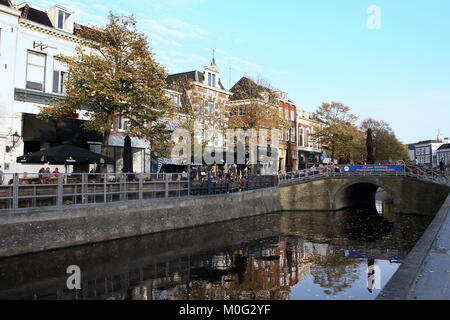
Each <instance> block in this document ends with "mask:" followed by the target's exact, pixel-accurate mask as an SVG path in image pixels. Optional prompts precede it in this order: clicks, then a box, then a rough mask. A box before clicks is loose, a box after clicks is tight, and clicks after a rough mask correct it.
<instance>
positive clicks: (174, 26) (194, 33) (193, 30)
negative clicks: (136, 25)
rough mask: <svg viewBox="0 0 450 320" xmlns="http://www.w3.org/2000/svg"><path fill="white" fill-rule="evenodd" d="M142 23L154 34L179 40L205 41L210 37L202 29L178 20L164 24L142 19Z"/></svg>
mask: <svg viewBox="0 0 450 320" xmlns="http://www.w3.org/2000/svg"><path fill="white" fill-rule="evenodd" d="M140 23H141V24H142V25H144V26H145V27H146V28H148V29H149V30H151V31H153V32H157V33H159V34H161V35H164V36H169V37H174V38H178V39H203V38H205V37H207V36H208V35H209V33H208V32H206V31H205V30H203V29H201V28H200V27H198V26H196V25H192V24H189V23H186V22H183V21H180V20H178V19H165V20H164V21H162V22H158V21H156V20H153V19H142V20H140Z"/></svg>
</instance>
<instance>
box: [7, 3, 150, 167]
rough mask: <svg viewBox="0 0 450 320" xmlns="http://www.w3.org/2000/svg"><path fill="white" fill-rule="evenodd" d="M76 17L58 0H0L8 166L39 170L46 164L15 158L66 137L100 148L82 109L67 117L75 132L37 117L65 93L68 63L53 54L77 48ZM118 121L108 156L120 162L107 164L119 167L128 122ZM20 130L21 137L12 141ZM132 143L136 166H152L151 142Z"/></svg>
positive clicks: (71, 53) (99, 142) (65, 52)
mask: <svg viewBox="0 0 450 320" xmlns="http://www.w3.org/2000/svg"><path fill="white" fill-rule="evenodd" d="M75 19H76V12H74V11H72V10H70V9H68V8H64V7H62V6H59V5H56V6H53V7H51V8H49V9H46V8H42V7H39V6H36V5H34V4H31V3H28V2H25V3H21V4H14V3H13V2H12V0H0V86H1V90H0V165H1V166H2V170H3V171H4V172H25V171H27V172H37V170H39V168H40V167H42V165H36V166H30V165H27V166H23V165H22V164H16V158H17V157H18V156H22V155H24V154H27V153H29V152H35V151H39V150H41V149H46V148H48V147H51V146H52V145H55V144H60V143H61V142H64V141H65V140H67V139H76V142H77V144H78V145H80V146H83V147H85V148H90V149H91V150H94V151H98V150H99V144H101V137H99V135H98V133H93V132H86V131H84V130H83V129H81V127H80V124H81V123H82V120H83V116H82V114H76V115H74V119H72V120H68V121H67V123H69V124H70V125H69V129H71V128H72V127H73V129H76V132H72V131H70V132H68V131H66V132H65V134H64V132H63V134H61V132H62V131H61V130H60V129H61V128H60V127H59V126H58V124H55V125H53V127H51V125H50V124H49V123H46V122H43V121H41V120H39V119H37V118H36V114H38V113H39V112H40V110H41V108H49V107H51V104H50V102H51V100H52V99H54V98H55V97H58V96H61V95H64V92H65V88H64V82H63V79H65V78H66V77H67V76H68V73H67V67H66V66H65V65H63V64H62V63H60V62H59V61H58V60H57V59H56V58H55V57H56V56H57V55H60V54H63V55H69V56H70V55H74V54H75V53H76V51H75V49H76V47H77V46H78V44H79V43H80V39H79V38H78V37H77V36H76V34H77V30H79V28H80V27H81V25H80V24H79V23H76V22H75ZM63 122H64V121H63ZM116 122H117V123H116V124H115V128H114V134H112V135H111V137H110V141H109V145H110V147H109V148H108V156H110V157H112V158H114V159H115V160H116V164H115V165H114V166H111V167H110V168H108V170H109V171H116V172H120V171H121V165H122V162H121V161H122V160H121V157H122V155H121V150H122V147H123V141H124V136H123V133H121V131H123V125H124V123H123V121H120V119H118V120H117V121H116ZM67 123H65V125H66V124H67ZM71 126H72V127H71ZM62 127H64V125H62ZM66 127H67V126H66ZM16 132H17V135H18V136H20V139H19V141H18V142H17V143H16V144H14V141H13V140H14V139H13V136H14V134H15V133H16ZM72 142H73V141H72ZM132 147H133V154H134V157H133V158H134V159H133V160H134V161H133V165H134V168H133V169H134V171H135V172H145V171H148V170H149V163H150V159H149V142H147V141H143V140H139V139H132ZM52 167H55V166H52ZM60 169H62V168H60Z"/></svg>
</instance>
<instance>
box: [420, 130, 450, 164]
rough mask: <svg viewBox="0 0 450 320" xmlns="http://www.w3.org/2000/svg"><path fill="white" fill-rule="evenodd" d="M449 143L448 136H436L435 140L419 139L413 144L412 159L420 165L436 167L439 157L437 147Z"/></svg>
mask: <svg viewBox="0 0 450 320" xmlns="http://www.w3.org/2000/svg"><path fill="white" fill-rule="evenodd" d="M447 143H450V140H449V139H448V138H439V137H438V138H437V139H436V140H426V141H420V142H418V143H415V144H414V161H415V163H416V164H418V165H421V166H427V167H432V168H436V167H438V166H439V161H440V158H439V157H438V149H439V148H440V147H441V146H442V145H444V144H447Z"/></svg>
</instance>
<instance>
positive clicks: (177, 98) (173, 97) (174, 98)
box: [166, 93, 181, 106]
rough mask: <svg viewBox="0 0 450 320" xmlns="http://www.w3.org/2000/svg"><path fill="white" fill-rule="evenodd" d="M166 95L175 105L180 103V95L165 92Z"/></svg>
mask: <svg viewBox="0 0 450 320" xmlns="http://www.w3.org/2000/svg"><path fill="white" fill-rule="evenodd" d="M166 96H167V97H169V98H170V99H171V100H172V102H173V103H174V104H175V105H177V106H180V105H181V103H180V96H179V95H178V94H174V93H166Z"/></svg>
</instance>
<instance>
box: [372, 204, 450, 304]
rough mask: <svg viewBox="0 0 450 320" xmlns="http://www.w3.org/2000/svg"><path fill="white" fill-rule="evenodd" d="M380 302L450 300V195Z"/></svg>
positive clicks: (390, 282)
mask: <svg viewBox="0 0 450 320" xmlns="http://www.w3.org/2000/svg"><path fill="white" fill-rule="evenodd" d="M377 299H379V300H405V299H408V300H450V195H449V196H448V197H447V199H446V201H445V203H444V204H443V206H442V208H441V210H439V212H438V213H437V215H436V217H435V218H434V220H433V221H432V222H431V224H430V226H429V227H428V229H427V230H426V231H425V233H424V234H423V236H422V237H421V238H420V240H419V241H418V242H417V244H416V246H415V247H414V248H413V249H412V250H411V252H410V253H409V254H408V257H407V258H406V260H405V261H404V262H403V263H402V265H401V266H400V268H399V269H398V270H397V272H396V273H395V274H394V276H393V277H392V279H391V280H390V281H389V283H388V284H387V285H386V286H385V287H384V289H383V290H382V292H381V293H380V294H379V296H378V297H377Z"/></svg>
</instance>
